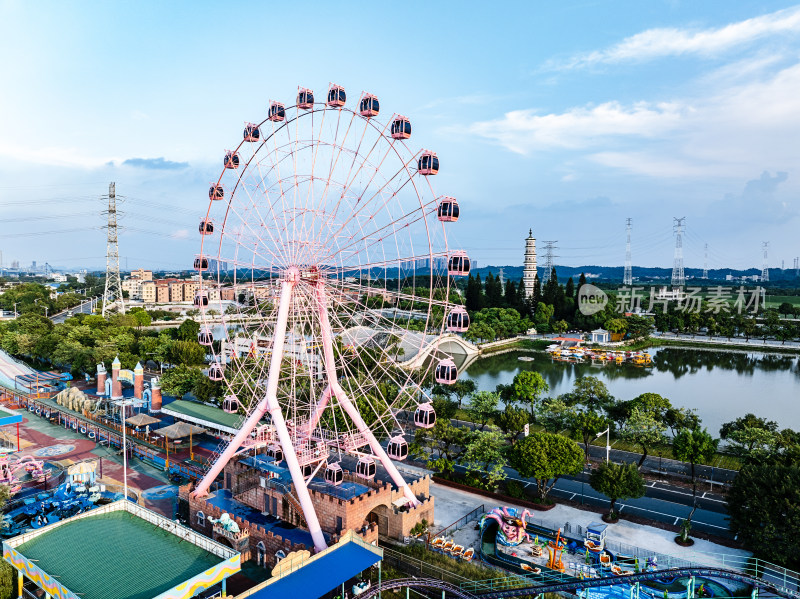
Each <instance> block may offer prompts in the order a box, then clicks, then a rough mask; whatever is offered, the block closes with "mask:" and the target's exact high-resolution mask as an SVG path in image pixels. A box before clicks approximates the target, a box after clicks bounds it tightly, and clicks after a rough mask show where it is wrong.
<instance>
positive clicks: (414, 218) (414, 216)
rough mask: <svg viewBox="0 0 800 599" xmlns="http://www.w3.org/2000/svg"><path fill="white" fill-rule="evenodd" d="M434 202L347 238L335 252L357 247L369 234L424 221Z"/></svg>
mask: <svg viewBox="0 0 800 599" xmlns="http://www.w3.org/2000/svg"><path fill="white" fill-rule="evenodd" d="M436 203H437V202H436V200H435V199H434V200H430V201H428V202H427V203H425V204H423V206H422V209H421V210H419V211H414V212H409V213H406V214H404V215H402V216H401V217H399V218H397V219H395V220H393V221H391V222H388V223H386V224H385V225H383V226H382V227H379V228H377V229H374V230H372V231H371V232H370V233H369V234H364V235H363V236H362V237H359V238H355V239H352V240H348V242H349V243H348V245H345V246H343V247H337V248H336V251H337V253H341V252H344V251H347V250H349V249H351V248H353V247H357V246H359V245H361V244H362V243H363V242H364V241H366V240H367V238H368V237H371V236H373V235H376V234H380V233H384V232H387V231H388V230H389V229H393V230H395V231H396V230H397V229H400V228H403V227H409V226H411V225H413V224H415V223H417V222H419V221H425V220H426V219H427V218H428V217H429V216H430V215H431V214H434V213H435V212H436V208H435V206H436ZM431 205H434V208H433V209H432V210H430V211H428V212H425V209H426V208H428V207H429V206H431ZM373 243H378V242H377V241H376V242H373ZM369 247H370V246H369V245H365V246H364V248H365V249H368V248H369ZM331 255H332V254H329V255H327V256H325V259H326V260H327V259H330V257H331Z"/></svg>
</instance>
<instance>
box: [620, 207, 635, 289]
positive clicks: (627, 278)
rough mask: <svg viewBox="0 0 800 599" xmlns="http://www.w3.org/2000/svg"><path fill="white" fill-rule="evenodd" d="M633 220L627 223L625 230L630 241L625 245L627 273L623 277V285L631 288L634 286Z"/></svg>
mask: <svg viewBox="0 0 800 599" xmlns="http://www.w3.org/2000/svg"><path fill="white" fill-rule="evenodd" d="M631 222H632V221H631V219H630V218H628V220H627V221H626V223H625V229H626V230H627V233H628V241H627V242H626V244H625V273H624V274H623V275H622V284H623V285H628V286H631V285H633V264H632V262H631Z"/></svg>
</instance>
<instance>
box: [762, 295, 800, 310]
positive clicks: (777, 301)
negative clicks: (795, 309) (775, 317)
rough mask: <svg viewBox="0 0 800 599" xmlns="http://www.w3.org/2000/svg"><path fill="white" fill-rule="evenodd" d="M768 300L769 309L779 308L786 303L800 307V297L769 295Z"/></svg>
mask: <svg viewBox="0 0 800 599" xmlns="http://www.w3.org/2000/svg"><path fill="white" fill-rule="evenodd" d="M766 299H767V308H777V307H778V306H780V305H781V304H782V303H784V302H787V303H790V304H792V305H793V306H800V295H768V296H767V298H766Z"/></svg>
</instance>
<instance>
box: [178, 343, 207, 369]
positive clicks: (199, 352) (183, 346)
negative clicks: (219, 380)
mask: <svg viewBox="0 0 800 599" xmlns="http://www.w3.org/2000/svg"><path fill="white" fill-rule="evenodd" d="M169 359H170V361H171V362H172V363H173V364H189V365H193V364H202V363H203V362H205V359H206V350H205V348H203V346H202V345H200V344H199V343H198V342H197V341H173V342H172V345H171V346H170V350H169Z"/></svg>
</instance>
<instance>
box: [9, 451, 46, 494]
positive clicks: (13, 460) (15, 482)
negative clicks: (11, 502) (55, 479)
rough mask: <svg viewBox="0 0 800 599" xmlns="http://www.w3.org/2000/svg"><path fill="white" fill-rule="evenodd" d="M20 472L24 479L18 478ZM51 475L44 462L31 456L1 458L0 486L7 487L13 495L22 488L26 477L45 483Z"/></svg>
mask: <svg viewBox="0 0 800 599" xmlns="http://www.w3.org/2000/svg"><path fill="white" fill-rule="evenodd" d="M20 472H22V473H23V475H22V478H20V477H19V476H18V474H19V473H20ZM49 474H50V473H49V471H48V470H46V469H45V467H44V462H42V461H41V460H36V459H34V458H33V457H31V456H24V457H22V458H19V457H17V456H14V455H12V456H9V455H4V456H0V485H7V486H8V488H9V491H10V492H11V494H12V495H13V494H14V493H16V492H17V491H19V490H20V489H21V488H22V484H21V483H22V482H24V480H23V479H25V477H27V479H28V480H31V481H36V482H43V481H45V480H46V479H47V477H48V476H49Z"/></svg>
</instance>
